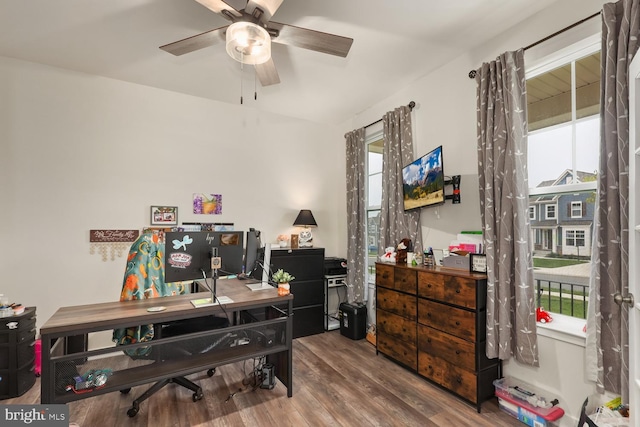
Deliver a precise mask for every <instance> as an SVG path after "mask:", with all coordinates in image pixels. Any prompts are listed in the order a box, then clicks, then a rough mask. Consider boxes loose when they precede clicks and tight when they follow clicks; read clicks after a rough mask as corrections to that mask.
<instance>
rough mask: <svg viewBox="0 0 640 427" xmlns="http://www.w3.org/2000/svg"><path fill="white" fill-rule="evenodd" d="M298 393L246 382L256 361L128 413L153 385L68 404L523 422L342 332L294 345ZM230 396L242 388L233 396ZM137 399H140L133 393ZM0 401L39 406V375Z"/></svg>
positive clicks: (92, 414) (273, 418)
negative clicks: (198, 390) (198, 392)
mask: <svg viewBox="0 0 640 427" xmlns="http://www.w3.org/2000/svg"><path fill="white" fill-rule="evenodd" d="M293 348H294V356H293V358H294V365H293V378H294V389H293V397H292V398H287V390H286V388H285V387H284V386H283V385H282V384H280V383H279V382H277V381H276V387H275V388H273V389H272V390H266V389H260V388H257V389H255V390H254V388H253V387H251V386H245V385H244V384H243V380H244V379H245V378H247V377H248V375H250V374H251V373H252V372H253V362H252V361H247V362H240V363H235V364H232V365H225V366H221V367H219V368H218V369H217V372H216V374H215V375H214V376H213V377H211V378H209V377H208V376H207V374H206V373H205V372H202V373H200V374H196V375H192V376H190V377H189V378H190V379H192V380H194V381H196V382H198V383H199V384H200V386H201V387H202V388H203V392H204V398H203V399H202V400H200V401H198V402H193V401H192V394H193V393H192V392H191V391H190V390H187V389H185V388H183V387H180V386H178V385H176V384H170V385H168V386H166V387H164V388H163V389H162V390H161V391H159V392H158V393H156V394H155V395H154V396H152V397H151V398H150V399H148V400H146V401H145V402H143V403H142V404H141V406H140V412H139V413H138V414H137V415H136V416H135V417H133V418H129V417H128V416H127V410H128V409H129V408H130V407H131V401H132V400H133V399H134V398H135V397H137V396H138V395H139V394H141V393H142V392H143V391H144V390H146V389H147V388H148V386H140V387H136V388H134V389H132V390H131V392H130V393H129V394H126V395H124V394H121V393H109V394H106V395H102V396H97V397H95V398H89V399H84V400H80V401H78V402H73V403H70V404H69V412H70V421H71V422H74V423H77V424H78V425H80V426H81V427H103V426H117V427H121V426H154V427H156V426H159V427H161V426H184V427H186V426H234V427H235V426H272V425H274V426H275V425H277V426H296V427H298V426H358V427H361V426H455V427H459V426H476V427H477V426H480V427H482V426H486V427H499V426H503V427H504V426H522V425H523V424H522V423H520V422H519V421H517V420H515V419H514V418H511V417H510V416H509V415H507V414H505V413H503V412H502V411H500V410H499V409H498V406H497V402H496V401H495V400H491V401H488V402H485V403H484V404H483V405H482V413H480V414H478V413H477V412H476V409H475V407H473V406H471V405H469V404H467V403H465V402H463V401H462V400H460V399H458V398H456V397H454V396H453V395H451V394H449V393H448V392H445V391H443V390H441V389H440V388H438V387H436V386H434V385H432V384H430V383H429V382H427V381H426V380H424V379H422V378H421V377H419V376H417V375H414V374H412V373H410V372H408V371H407V370H405V369H404V368H402V367H400V366H398V365H396V364H395V363H393V362H391V361H390V360H388V359H386V358H385V357H384V356H382V355H378V356H376V352H375V347H374V346H372V345H371V344H370V343H369V342H367V341H366V340H360V341H353V340H350V339H348V338H346V337H343V336H342V335H340V332H339V331H331V332H326V333H324V334H318V335H313V336H309V337H304V338H298V339H296V340H294V342H293ZM231 393H236V394H235V395H233V397H231V398H229V396H230V394H231ZM134 396H135V397H134ZM1 403H2V404H39V403H40V380H39V379H38V381H37V382H36V384H35V386H34V387H33V388H32V389H31V390H29V391H28V392H27V393H25V394H24V395H22V396H20V397H19V398H14V399H6V400H4V401H2V402H1Z"/></svg>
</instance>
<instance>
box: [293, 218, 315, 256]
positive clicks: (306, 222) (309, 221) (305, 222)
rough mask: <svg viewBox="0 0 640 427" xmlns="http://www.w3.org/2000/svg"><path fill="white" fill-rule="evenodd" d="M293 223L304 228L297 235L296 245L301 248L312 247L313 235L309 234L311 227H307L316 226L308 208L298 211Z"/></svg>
mask: <svg viewBox="0 0 640 427" xmlns="http://www.w3.org/2000/svg"><path fill="white" fill-rule="evenodd" d="M293 225H294V226H296V227H305V229H304V230H303V231H302V232H301V233H300V234H299V236H298V246H299V247H301V248H311V247H313V242H312V240H313V237H312V236H311V229H310V228H309V227H316V226H317V225H318V223H316V220H315V218H314V217H313V214H312V213H311V211H310V210H309V209H302V210H301V211H300V213H298V217H297V218H296V220H295V221H293Z"/></svg>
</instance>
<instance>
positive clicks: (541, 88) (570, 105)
mask: <svg viewBox="0 0 640 427" xmlns="http://www.w3.org/2000/svg"><path fill="white" fill-rule="evenodd" d="M526 78H527V89H526V90H527V109H528V110H527V114H528V117H527V119H528V126H529V134H528V146H527V151H528V165H527V167H528V174H529V175H528V179H529V184H530V186H531V187H530V188H529V194H530V197H529V203H530V205H529V206H530V207H529V217H530V218H531V215H532V209H531V208H533V207H535V206H536V204H535V203H536V202H537V203H540V201H541V200H544V201H545V203H544V204H543V205H542V206H543V207H542V209H544V210H541V211H540V217H541V218H540V219H542V215H544V219H546V220H553V221H546V222H545V221H538V222H535V221H532V222H531V233H532V234H531V239H530V240H531V242H532V246H533V248H532V249H533V265H534V281H535V285H536V287H537V291H538V293H537V295H538V304H539V305H540V306H543V307H544V308H545V310H547V311H550V312H552V313H561V314H565V315H567V316H573V317H577V318H582V319H584V318H586V315H587V302H588V294H589V289H588V283H589V280H588V278H589V274H590V254H591V244H592V243H591V242H592V239H591V233H592V230H593V226H592V222H593V212H594V203H595V190H596V179H597V170H598V166H599V165H598V161H599V159H598V153H599V134H600V115H599V110H600V36H599V35H597V36H594V37H592V38H590V39H588V40H586V41H583V42H581V43H578V44H576V45H574V46H571V47H569V48H567V49H563V51H561V52H555V53H554V54H553V55H550V56H549V57H547V58H542V59H541V60H539V61H537V62H536V63H532V64H527V70H526ZM541 267H542V268H544V269H545V273H544V274H543V273H541V272H540V271H539V270H540V268H541ZM556 272H557V274H556Z"/></svg>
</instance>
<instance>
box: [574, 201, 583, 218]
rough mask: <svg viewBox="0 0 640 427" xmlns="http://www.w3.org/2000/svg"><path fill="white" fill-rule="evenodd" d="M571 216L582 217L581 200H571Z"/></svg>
mask: <svg viewBox="0 0 640 427" xmlns="http://www.w3.org/2000/svg"><path fill="white" fill-rule="evenodd" d="M571 218H582V202H571Z"/></svg>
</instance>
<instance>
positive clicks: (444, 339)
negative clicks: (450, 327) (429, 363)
mask: <svg viewBox="0 0 640 427" xmlns="http://www.w3.org/2000/svg"><path fill="white" fill-rule="evenodd" d="M418 351H420V352H424V353H429V354H431V355H433V356H434V357H438V358H440V359H443V360H448V361H449V362H451V363H452V364H454V365H456V366H459V367H461V368H464V369H466V370H468V371H473V372H475V371H476V346H475V345H474V344H473V343H471V342H468V341H465V340H463V339H461V338H458V337H454V336H453V335H449V334H447V333H444V332H440V331H438V330H436V329H433V328H430V327H428V326H424V325H418Z"/></svg>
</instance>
